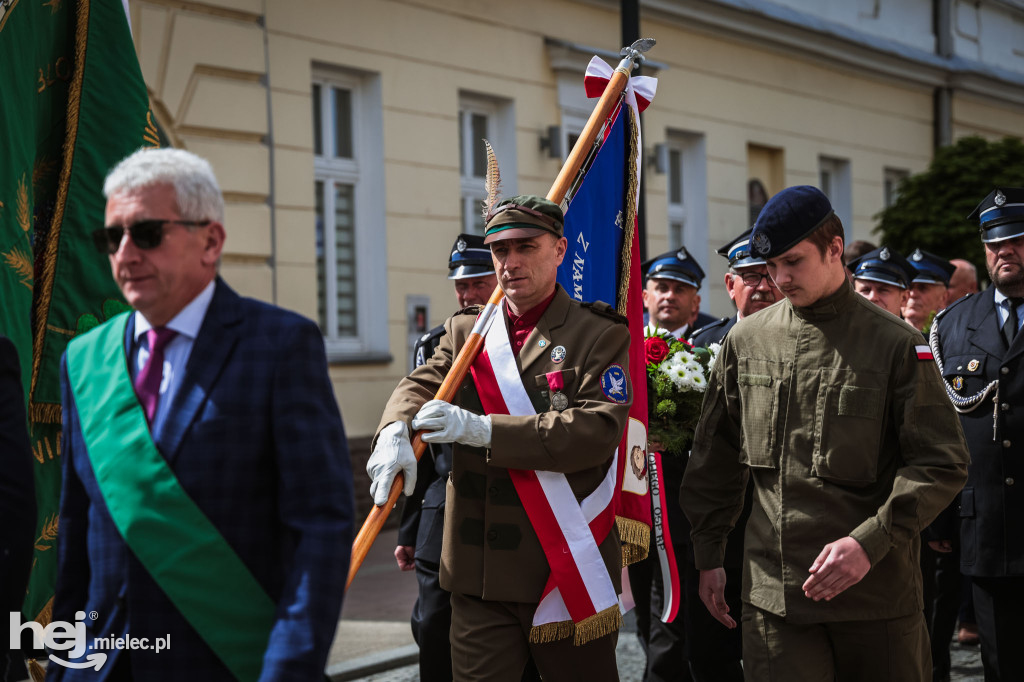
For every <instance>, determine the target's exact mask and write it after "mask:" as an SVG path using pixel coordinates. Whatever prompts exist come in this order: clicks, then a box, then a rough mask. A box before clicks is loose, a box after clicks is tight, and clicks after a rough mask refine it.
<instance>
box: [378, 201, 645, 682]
mask: <svg viewBox="0 0 1024 682" xmlns="http://www.w3.org/2000/svg"><path fill="white" fill-rule="evenodd" d="M562 222H563V216H562V211H561V210H560V209H559V207H558V206H557V205H555V204H553V203H552V202H550V201H547V200H545V199H542V198H540V197H532V196H519V197H513V198H511V199H507V200H505V201H504V202H502V203H501V204H499V205H498V206H497V207H496V208H495V209H494V211H493V213H492V214H491V216H490V218H489V220H488V222H487V228H486V239H485V242H486V243H487V244H489V246H490V248H491V253H492V256H493V259H494V264H495V270H496V273H497V275H498V281H499V283H500V286H501V287H502V290H503V291H504V292H505V296H506V298H505V302H504V303H503V304H502V306H501V310H500V311H498V312H497V314H496V316H495V319H494V322H493V324H501V325H506V329H507V331H508V343H509V345H510V346H511V354H510V356H509V357H510V358H512V357H514V364H515V367H514V368H512V373H513V374H514V375H517V376H518V377H519V379H521V381H522V385H523V387H524V388H525V390H526V394H527V396H528V397H529V402H530V403H532V406H533V408H534V409H535V410H536V414H534V415H530V416H512V415H508V414H486V415H485V414H483V413H484V410H483V407H482V402H481V394H480V392H479V391H478V387H477V384H476V383H475V382H476V380H475V379H474V378H471V377H469V376H467V379H466V381H465V383H464V384H463V386H462V388H461V389H460V390H459V392H458V394H457V396H456V398H455V400H454V401H453V403H452V404H450V405H449V404H448V403H444V402H442V401H437V400H431V398H432V397H433V396H434V394H435V393H436V392H437V389H438V388H439V387H440V385H441V382H442V380H443V379H444V377H445V376H446V375H447V374H448V371H449V370H450V369H451V366H452V362H453V360H454V358H455V357H456V355H457V354H458V352H459V350H460V349H461V348H462V346H463V345H464V344H465V342H466V339H467V338H468V336H469V334H470V332H471V330H472V328H473V325H474V322H475V318H476V313H477V312H479V308H468V309H466V310H464V311H462V312H461V313H460V314H457V315H455V316H454V317H452V318H449V319H448V320H447V321H446V322H445V331H446V333H445V335H444V336H443V337H442V339H441V342H440V345H439V346H438V348H437V350H436V351H435V352H434V354H433V356H432V357H431V358H430V359H429V360H428V361H427V363H426V364H425V365H422V366H420V367H418V368H416V369H415V370H414V371H413V372H412V374H410V375H409V376H408V377H406V378H405V379H403V380H402V382H401V383H400V384H399V386H398V388H397V389H395V392H394V393H393V394H392V396H391V399H390V400H389V401H388V404H387V407H386V408H385V410H384V416H383V417H382V419H381V422H380V427H379V429H378V433H377V436H376V437H375V441H374V442H375V448H374V452H373V454H372V456H371V458H370V462H369V463H368V464H367V472H368V473H369V474H370V476H371V477H372V478H373V479H374V480H373V487H372V488H371V493H372V494H374V495H375V501H377V502H378V504H379V503H382V502H383V501H384V500H386V498H387V491H388V489H389V488H390V486H391V482H392V481H393V480H394V475H395V472H396V471H397V470H399V469H402V470H403V471H404V473H405V476H406V492H407V493H408V492H409V491H410V490H411V489H410V478H412V479H415V474H416V467H415V460H414V459H413V458H412V449H411V447H410V446H409V436H410V433H411V431H412V430H416V429H425V430H426V431H428V432H433V433H427V434H426V435H425V436H424V440H425V441H428V442H454V443H455V447H454V455H453V463H452V473H451V475H450V477H449V479H448V487H447V502H446V509H445V524H444V525H445V530H444V541H443V549H442V555H441V586H442V587H443V588H444V589H446V590H449V591H451V592H452V593H453V594H452V630H451V645H452V666H453V673H454V677H455V679H456V680H488V681H492V680H510V681H511V680H514V681H516V682H518V680H520V677H521V675H522V671H523V666H524V665H525V663H526V660H527V657H528V655H530V654H532V655H533V658H534V661H535V663H536V665H537V668H538V670H539V671H540V673H541V675H542V676H543V678H544V679H545V680H566V679H593V680H617V679H618V674H617V672H616V664H615V643H616V639H617V633H616V629H617V627H618V622H619V616H618V607H617V605H616V606H615V607H614V609H612V608H609V609H606V610H605V611H604V612H602V613H600V614H597V616H595V618H596V620H595V621H594V622H598V621H600V622H602V623H603V629H602V628H599V631H600V632H602V633H603V634H601V635H599V636H596V637H593V638H590V640H589V641H588V642H586V643H582V644H580V645H578V646H577V645H574V640H573V638H572V636H573V635H574V634H575V635H576V637H577V639H580V637H579V635H580V632H579V631H578V628H577V631H576V632H575V633H574V628H573V626H572V622H571V621H570V622H569V623H568V628H567V629H566V628H562V630H561V631H560V632H559V633H558V634H557V635H551V632H550V631H548V635H547V636H545V637H544V638H543V639H545V640H551V639H554V641H545V643H539V642H537V641H536V640H537V639H538V638H537V637H536V636H535V637H532V638H531V636H530V635H531V630H532V631H533V634H534V635H536V631H537V628H535V627H532V625H533V619H534V614H535V612H536V611H537V606H538V602H539V601H540V600H541V596H542V592H543V590H544V587H545V584H546V583H547V581H548V577H549V575H550V574H551V571H550V569H549V565H548V561H547V559H546V555H545V553H544V551H543V549H542V545H541V541H540V540H539V539H538V535H537V533H536V532H535V530H534V527H533V526H532V525H531V523H530V519H529V517H528V516H527V513H526V509H525V508H524V503H523V501H522V499H521V497H520V495H519V493H518V492H517V488H516V487H515V485H514V483H513V480H512V478H511V477H510V474H509V470H510V469H518V470H537V471H543V472H558V473H561V474H564V475H565V479H566V480H567V482H568V485H569V487H570V488H571V496H574V497H575V499H574V500H572V502H573V503H577V502H578V501H579V500H582V499H584V498H585V497H587V496H588V495H590V494H591V493H592V492H594V491H595V489H597V488H598V486H599V484H601V482H602V481H603V480H605V476H606V473H607V471H608V467H609V465H610V464H611V462H612V457H613V454H614V452H615V448H616V446H617V445H618V443H619V440H620V439H621V437H622V433H623V430H624V428H625V425H626V420H627V413H628V408H629V404H630V402H631V395H630V388H629V376H628V373H627V368H628V365H627V362H628V349H629V331H628V329H627V327H626V325H625V318H621V317H620V316H618V315H616V314H615V313H614V312H613V311H612V310H611V309H610V308H609V307H608V306H607V305H605V304H593V305H587V304H583V305H581V304H579V303H576V302H574V301H572V300H571V299H570V298H569V296H568V295H567V294H566V293H565V291H564V290H563V289H562V288H561V287H559V286H558V285H557V284H556V281H555V279H556V273H557V268H558V265H559V263H561V261H562V259H563V257H564V255H565V250H566V240H565V238H564V237H563V236H562ZM476 368H477V365H474V369H476ZM495 371H496V373H498V372H499V370H498V368H497V367H496V368H495ZM428 401H429V402H428ZM613 475H614V474H613ZM596 551H597V552H599V554H597V555H596V556H599V563H600V562H601V561H603V564H604V571H606V572H607V575H605V574H604V572H603V571H601V569H600V568H598V569H597V570H598V571H599V572H601V578H602V579H603V580H604V582H606V583H609V585H610V586H611V587H614V590H615V593H616V594H617V592H618V589H619V580H620V574H621V567H622V558H621V549H620V545H619V539H618V535H617V533H616V531H615V529H614V527H613V528H612V529H611V531H610V532H609V533H608V535H607V537H605V538H603V540H602V541H600V542H599V545H598V547H597V548H596ZM609 589H611V588H609ZM563 625H564V624H563ZM555 637H561V638H555Z"/></svg>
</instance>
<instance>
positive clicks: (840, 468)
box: [811, 369, 886, 486]
mask: <svg viewBox="0 0 1024 682" xmlns="http://www.w3.org/2000/svg"><path fill="white" fill-rule="evenodd" d="M885 387H886V375H885V374H881V373H865V372H856V373H854V372H853V371H851V370H843V369H823V370H821V382H820V384H819V386H818V399H817V403H816V406H815V414H814V427H815V428H814V455H813V463H812V465H811V473H813V474H814V475H815V476H817V477H818V478H822V479H825V480H827V481H831V482H833V483H839V484H841V485H852V486H863V485H868V484H871V483H874V482H875V480H876V478H877V477H878V454H879V447H880V444H881V443H880V439H881V434H882V422H883V414H884V409H885Z"/></svg>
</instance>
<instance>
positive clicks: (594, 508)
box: [470, 306, 621, 644]
mask: <svg viewBox="0 0 1024 682" xmlns="http://www.w3.org/2000/svg"><path fill="white" fill-rule="evenodd" d="M488 307H490V306H488ZM488 313H492V314H490V315H488ZM488 318H489V319H488ZM481 323H482V324H481ZM482 325H487V326H489V328H488V329H487V330H486V335H485V337H484V350H483V352H481V353H480V355H478V356H477V358H476V360H475V361H474V362H473V365H472V367H471V368H470V372H471V373H472V374H473V380H474V382H475V384H476V388H477V392H478V394H479V396H480V402H481V404H482V405H483V407H484V410H485V411H486V412H487V413H488V414H510V415H518V416H525V415H532V414H536V410H535V409H534V407H533V403H531V402H530V398H529V396H528V395H527V393H526V389H525V388H524V387H523V382H522V379H521V377H520V376H519V370H518V368H517V366H516V360H515V356H514V354H513V352H512V347H511V345H510V344H509V339H508V330H507V329H506V328H505V323H504V315H503V314H502V312H501V311H500V310H493V311H491V310H485V311H484V312H483V313H481V316H480V318H479V319H478V326H482ZM610 454H611V453H610ZM617 457H618V451H617V450H616V452H615V453H614V454H613V459H612V462H611V466H610V467H609V469H608V473H607V474H606V475H605V477H604V480H602V482H601V484H600V485H599V486H598V488H597V489H596V490H595V491H594V492H593V493H591V494H590V495H589V496H588V497H587V498H586V499H585V500H583V502H582V503H577V501H576V496H575V494H574V493H573V491H572V488H571V487H570V486H569V482H568V481H567V480H566V478H565V475H564V474H560V473H555V472H552V471H524V470H518V469H509V475H510V476H511V478H512V484H513V485H514V486H515V488H516V492H517V493H518V494H519V498H520V500H521V501H522V503H523V508H524V509H525V510H526V514H527V516H528V517H529V519H530V524H531V525H532V526H533V529H534V532H536V533H537V538H538V539H539V540H540V544H541V547H542V548H543V550H544V554H545V556H546V557H547V560H548V565H549V567H550V568H551V576H550V578H549V579H548V583H547V586H546V587H545V589H544V594H543V595H542V597H541V601H540V604H539V605H538V607H537V611H536V613H535V614H534V617H533V628H532V630H531V631H530V641H532V642H549V641H555V640H558V639H564V638H566V637H570V636H572V637H574V641H575V643H576V644H583V643H586V642H588V641H591V640H594V639H597V638H598V637H602V636H604V635H606V634H609V633H611V632H614V631H615V630H617V629H618V628H619V625H620V623H621V613H620V611H619V599H618V595H617V594H616V592H615V587H614V585H613V584H612V580H611V577H610V576H609V575H608V569H607V567H606V566H605V562H604V558H603V557H602V556H601V552H600V550H599V549H598V544H599V543H600V542H602V541H603V540H604V539H605V538H606V537H607V536H608V533H609V532H610V531H611V528H612V525H613V524H614V522H615V513H614V505H613V500H614V497H615V490H616V486H615V483H616V470H617V466H616V465H617V459H616V458H617Z"/></svg>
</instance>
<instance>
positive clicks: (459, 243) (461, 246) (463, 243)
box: [455, 239, 468, 253]
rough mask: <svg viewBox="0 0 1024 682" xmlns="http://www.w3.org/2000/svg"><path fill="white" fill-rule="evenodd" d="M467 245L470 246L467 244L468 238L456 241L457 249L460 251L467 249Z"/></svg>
mask: <svg viewBox="0 0 1024 682" xmlns="http://www.w3.org/2000/svg"><path fill="white" fill-rule="evenodd" d="M466 246H468V245H467V244H466V240H465V239H459V241H457V242H455V250H456V251H458V252H459V253H462V252H463V251H465V250H466Z"/></svg>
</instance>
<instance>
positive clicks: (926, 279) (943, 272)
mask: <svg viewBox="0 0 1024 682" xmlns="http://www.w3.org/2000/svg"><path fill="white" fill-rule="evenodd" d="M909 260H910V264H911V265H912V266H913V267H914V270H916V271H917V273H916V274H915V275H914V281H915V282H919V283H921V284H941V285H942V286H945V287H948V286H949V278H950V277H952V276H953V273H954V272H955V271H956V266H955V265H953V264H952V263H950V262H949V261H948V260H946V259H945V258H941V257H939V256H936V255H935V254H934V253H928V252H927V251H922V250H921V249H914V253H912V254H910V259H909Z"/></svg>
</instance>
